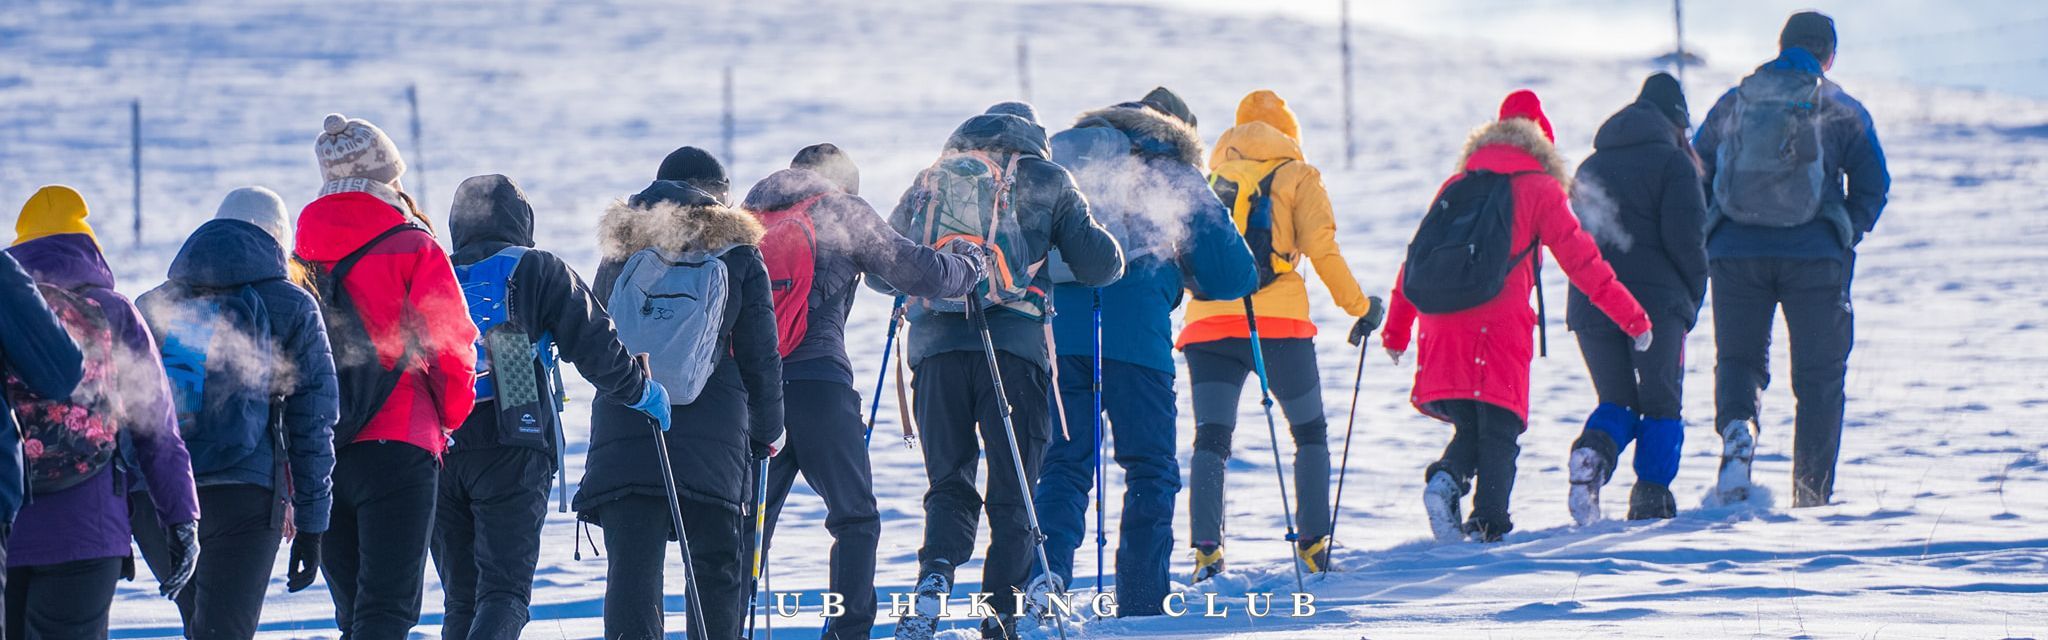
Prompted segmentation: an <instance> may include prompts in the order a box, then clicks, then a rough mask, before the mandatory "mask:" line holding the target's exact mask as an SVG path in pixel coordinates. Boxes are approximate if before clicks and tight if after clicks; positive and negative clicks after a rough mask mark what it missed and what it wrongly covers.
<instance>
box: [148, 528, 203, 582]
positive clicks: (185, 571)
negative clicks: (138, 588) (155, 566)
mask: <svg viewBox="0 0 2048 640" xmlns="http://www.w3.org/2000/svg"><path fill="white" fill-rule="evenodd" d="M170 534H171V536H170V537H171V539H170V547H171V575H168V576H157V593H160V594H163V596H164V597H166V598H170V599H173V600H175V599H177V598H178V594H179V593H182V592H184V591H185V587H186V585H190V584H192V571H193V570H194V569H197V568H199V522H198V521H196V520H195V521H192V522H181V523H178V524H175V525H171V531H170Z"/></svg>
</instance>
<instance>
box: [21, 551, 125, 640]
mask: <svg viewBox="0 0 2048 640" xmlns="http://www.w3.org/2000/svg"><path fill="white" fill-rule="evenodd" d="M128 562H129V560H128V559H127V558H92V559H89V560H74V561H71V562H62V563H58V564H51V565H40V566H34V567H8V568H7V636H8V637H10V638H17V639H19V640H106V637H107V613H108V611H110V610H111V609H112V608H113V604H114V583H115V582H116V581H118V580H120V579H121V574H122V573H123V572H124V571H126V569H125V567H126V566H127V564H128Z"/></svg>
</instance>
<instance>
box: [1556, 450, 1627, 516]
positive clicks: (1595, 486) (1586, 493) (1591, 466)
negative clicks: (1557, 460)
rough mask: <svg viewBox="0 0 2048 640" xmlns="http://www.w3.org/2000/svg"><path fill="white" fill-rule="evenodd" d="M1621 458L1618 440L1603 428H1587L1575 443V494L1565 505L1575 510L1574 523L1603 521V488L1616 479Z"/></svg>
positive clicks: (1571, 469) (1572, 478)
mask: <svg viewBox="0 0 2048 640" xmlns="http://www.w3.org/2000/svg"><path fill="white" fill-rule="evenodd" d="M1618 455H1619V451H1618V450H1617V447H1615V444H1614V437H1613V436H1611V435H1608V434H1607V432H1606V431H1603V430H1600V429H1587V430H1586V432H1585V433H1584V434H1581V435H1580V436H1579V440H1578V441H1577V442H1574V443H1572V455H1571V463H1570V466H1569V467H1567V469H1568V472H1569V474H1570V476H1569V479H1570V481H1571V495H1570V496H1569V497H1568V499H1567V500H1566V502H1565V506H1566V507H1567V508H1568V509H1570V510H1571V513H1572V521H1573V522H1576V523H1578V525H1579V526H1581V527H1583V526H1586V525H1589V524H1593V523H1595V522H1599V521H1600V519H1601V513H1600V488H1601V487H1603V486H1606V485H1607V480H1608V479H1609V478H1612V477H1614V461H1615V458H1616V457H1617V456H1618Z"/></svg>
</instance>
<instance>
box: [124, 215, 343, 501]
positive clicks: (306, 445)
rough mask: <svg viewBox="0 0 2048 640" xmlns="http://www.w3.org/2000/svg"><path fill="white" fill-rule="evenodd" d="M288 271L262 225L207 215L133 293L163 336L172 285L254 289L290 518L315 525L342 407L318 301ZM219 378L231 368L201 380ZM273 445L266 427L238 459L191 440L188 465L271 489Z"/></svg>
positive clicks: (171, 330) (326, 493) (206, 479)
mask: <svg viewBox="0 0 2048 640" xmlns="http://www.w3.org/2000/svg"><path fill="white" fill-rule="evenodd" d="M285 273H286V272H285V262H284V251H283V249H282V248H280V247H279V245H278V242H277V241H276V240H273V239H271V237H270V234H269V233H267V232H265V231H263V229H262V228H260V227H257V226H256V225H253V224H249V223H247V222H242V221H239V220H214V221H212V222H208V223H206V224H203V225H200V227H199V229H198V230H197V231H194V232H192V236H191V237H190V238H188V239H186V240H185V246H184V247H183V248H181V249H179V250H178V256H177V258H175V259H173V260H172V261H171V269H170V282H167V283H165V284H164V285H163V286H159V287H157V288H156V289H153V290H151V291H150V292H149V293H145V294H142V296H141V297H140V298H137V299H136V301H135V302H136V306H137V307H139V308H140V309H141V310H142V316H143V319H144V321H146V322H148V323H149V326H150V331H151V333H152V334H153V335H155V336H156V337H157V339H158V340H159V341H162V340H163V339H165V338H166V337H168V336H173V335H176V334H177V332H178V331H179V329H180V326H179V325H180V324H181V323H179V322H178V320H177V318H178V316H179V315H180V314H181V312H180V311H179V310H178V309H177V308H176V306H177V305H175V304H174V303H172V302H171V301H170V298H171V295H170V294H169V293H168V290H169V288H171V287H173V286H182V287H188V288H228V287H241V286H243V285H248V286H251V287H253V288H254V289H255V291H256V294H257V297H259V298H261V299H262V300H263V308H264V310H265V312H266V313H267V314H268V315H269V319H270V335H269V336H264V337H263V339H265V340H268V341H269V342H270V345H271V346H270V348H271V349H272V354H274V357H275V358H276V359H277V362H276V363H274V366H273V370H274V371H276V372H279V373H278V374H277V375H279V376H281V377H279V378H277V379H273V380H272V381H271V383H272V384H273V385H274V386H275V387H276V393H277V394H278V395H280V396H282V397H283V398H284V404H283V412H284V413H283V416H282V418H283V420H284V430H285V440H286V442H285V452H286V460H287V462H289V465H288V466H289V467H290V469H291V477H292V483H291V486H292V496H291V500H292V505H293V507H294V508H295V510H296V516H295V518H296V519H295V520H294V524H296V525H297V526H298V528H299V530H300V531H304V532H307V533H319V532H323V531H326V530H327V513H328V508H329V506H330V505H331V502H332V495H331V494H332V492H331V489H332V480H331V479H330V477H329V476H330V474H331V473H332V472H333V471H334V422H335V420H336V418H337V417H338V416H339V415H340V413H341V409H340V405H339V403H340V395H339V392H338V391H337V390H336V387H335V378H334V360H333V357H332V356H331V355H330V353H329V351H328V345H327V329H326V328H325V326H324V325H322V324H321V322H320V310H319V307H318V306H317V305H316V304H315V303H314V301H313V296H312V295H311V294H308V293H307V292H306V290H304V289H301V288H299V287H298V286H296V285H293V284H292V283H291V281H290V280H288V279H287V278H286V275H285ZM223 378H226V379H229V380H232V376H215V377H213V378H211V379H209V381H208V382H209V383H214V384H217V383H220V382H221V381H222V379H223ZM252 422H253V420H252ZM276 451H277V441H276V438H275V437H274V436H272V435H270V434H267V433H266V434H265V435H264V436H263V438H262V439H261V444H260V445H259V446H257V447H256V448H255V450H254V451H253V452H250V453H249V454H247V455H244V456H242V457H241V458H240V459H239V460H216V459H207V455H208V454H207V453H206V450H204V449H194V450H193V451H192V468H194V469H200V470H205V471H202V472H201V473H200V474H198V477H196V478H194V480H195V481H196V482H197V484H198V485H199V486H202V487H204V486H208V485H221V484H252V485H256V486H260V487H265V488H274V486H273V484H272V483H273V482H275V481H276V473H277V468H276V465H277V457H276V453H275V452H276ZM215 455H218V454H215Z"/></svg>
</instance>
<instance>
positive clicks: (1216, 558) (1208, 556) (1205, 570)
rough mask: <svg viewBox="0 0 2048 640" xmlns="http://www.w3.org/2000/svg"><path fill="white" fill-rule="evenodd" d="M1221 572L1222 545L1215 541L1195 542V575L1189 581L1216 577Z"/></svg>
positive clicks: (1197, 581)
mask: <svg viewBox="0 0 2048 640" xmlns="http://www.w3.org/2000/svg"><path fill="white" fill-rule="evenodd" d="M1219 573H1223V545H1221V544H1217V543H1197V544H1195V577H1194V580H1191V581H1190V583H1191V584H1192V583H1199V582H1201V581H1203V580H1208V579H1210V578H1214V577H1216V574H1219Z"/></svg>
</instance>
